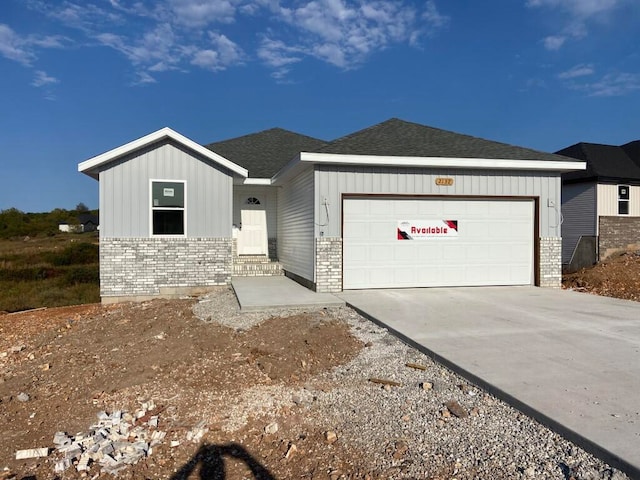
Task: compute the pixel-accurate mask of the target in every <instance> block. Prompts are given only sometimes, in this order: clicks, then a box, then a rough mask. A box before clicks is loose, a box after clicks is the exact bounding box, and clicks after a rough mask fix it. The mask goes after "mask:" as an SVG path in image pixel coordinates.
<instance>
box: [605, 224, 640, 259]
mask: <svg viewBox="0 0 640 480" xmlns="http://www.w3.org/2000/svg"><path fill="white" fill-rule="evenodd" d="M598 221H599V223H600V225H599V233H600V236H599V239H598V243H599V249H598V251H599V252H600V260H604V259H606V258H607V257H609V256H611V255H613V254H614V253H619V252H625V251H629V250H638V249H640V217H600V218H599V219H598Z"/></svg>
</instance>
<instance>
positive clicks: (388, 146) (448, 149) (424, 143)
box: [318, 118, 574, 162]
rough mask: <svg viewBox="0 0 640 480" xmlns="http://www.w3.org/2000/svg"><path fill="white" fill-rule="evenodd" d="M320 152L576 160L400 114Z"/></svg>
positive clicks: (349, 136) (556, 160)
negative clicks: (398, 116)
mask: <svg viewBox="0 0 640 480" xmlns="http://www.w3.org/2000/svg"><path fill="white" fill-rule="evenodd" d="M318 152H322V153H336V154H350V155H377V156H397V157H445V158H485V159H505V160H548V161H555V162H558V161H564V162H567V161H574V159H570V158H563V157H560V156H558V155H554V154H551V153H545V152H539V151H536V150H531V149H529V148H523V147H516V146H513V145H508V144H506V143H500V142H494V141H491V140H485V139H482V138H478V137H472V136H470V135H463V134H460V133H455V132H450V131H447V130H440V129H438V128H433V127H427V126H425V125H420V124H418V123H412V122H406V121H404V120H400V119H397V118H392V119H389V120H387V121H385V122H382V123H379V124H377V125H373V126H371V127H369V128H365V129H364V130H360V131H358V132H355V133H352V134H350V135H347V136H345V137H342V138H339V139H337V140H334V141H332V142H330V143H329V144H327V145H326V146H324V147H322V148H321V149H320V150H318Z"/></svg>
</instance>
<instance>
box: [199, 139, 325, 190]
mask: <svg viewBox="0 0 640 480" xmlns="http://www.w3.org/2000/svg"><path fill="white" fill-rule="evenodd" d="M325 144H326V142H325V141H324V140H319V139H317V138H313V137H308V136H306V135H301V134H299V133H295V132H291V131H289V130H284V129H282V128H272V129H269V130H264V131H262V132H258V133H252V134H249V135H243V136H241V137H236V138H232V139H229V140H223V141H220V142H214V143H210V144H208V145H205V147H206V148H207V149H209V150H211V151H213V152H216V153H218V154H220V155H222V156H224V157H225V158H228V159H229V160H231V161H232V162H234V163H237V164H238V165H242V166H243V167H244V168H246V169H247V170H248V171H249V175H250V176H251V177H252V178H271V177H272V176H273V175H275V174H276V173H277V172H278V171H280V170H281V169H282V168H283V167H284V166H285V165H286V164H287V163H288V162H289V161H290V160H291V159H292V158H294V157H295V156H296V155H298V154H299V153H300V152H303V151H309V150H312V151H313V150H316V149H318V148H320V147H321V146H323V145H325Z"/></svg>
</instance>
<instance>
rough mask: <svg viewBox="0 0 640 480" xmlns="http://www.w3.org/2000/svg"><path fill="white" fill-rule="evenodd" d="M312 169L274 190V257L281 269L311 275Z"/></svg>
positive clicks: (312, 274)
mask: <svg viewBox="0 0 640 480" xmlns="http://www.w3.org/2000/svg"><path fill="white" fill-rule="evenodd" d="M313 178H314V172H313V169H309V170H307V171H305V172H303V173H301V174H300V175H298V176H297V177H295V178H294V179H292V180H291V181H289V182H287V184H286V185H285V186H283V187H282V188H281V189H280V191H279V192H278V260H279V261H280V263H282V266H283V267H284V269H285V270H287V271H289V272H291V273H294V274H296V275H299V276H300V277H302V278H305V279H307V280H309V281H311V282H313V281H315V278H314V263H315V254H314V249H315V246H314V236H313V232H314V230H313V227H314V208H313V198H314V183H313Z"/></svg>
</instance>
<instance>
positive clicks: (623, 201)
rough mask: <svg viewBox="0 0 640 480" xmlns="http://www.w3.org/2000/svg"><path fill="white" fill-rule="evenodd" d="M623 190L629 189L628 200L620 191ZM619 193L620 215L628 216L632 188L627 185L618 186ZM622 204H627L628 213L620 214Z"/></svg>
mask: <svg viewBox="0 0 640 480" xmlns="http://www.w3.org/2000/svg"><path fill="white" fill-rule="evenodd" d="M621 188H626V189H627V195H626V198H624V196H623V195H621V193H620V189H621ZM617 193H618V215H621V216H627V215H629V208H630V207H631V205H630V200H631V186H630V185H625V184H619V185H617ZM622 204H626V207H627V208H626V210H627V212H626V213H621V212H620V205H622Z"/></svg>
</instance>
